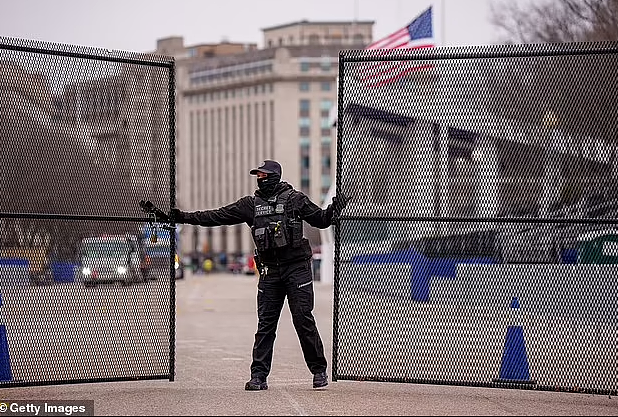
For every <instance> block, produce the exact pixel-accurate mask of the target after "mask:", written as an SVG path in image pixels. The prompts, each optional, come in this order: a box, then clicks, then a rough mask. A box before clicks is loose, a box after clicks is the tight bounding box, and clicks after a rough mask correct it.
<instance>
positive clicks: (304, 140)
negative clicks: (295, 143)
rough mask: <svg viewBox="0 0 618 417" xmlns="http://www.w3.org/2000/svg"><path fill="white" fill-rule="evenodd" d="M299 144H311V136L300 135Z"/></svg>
mask: <svg viewBox="0 0 618 417" xmlns="http://www.w3.org/2000/svg"><path fill="white" fill-rule="evenodd" d="M299 143H300V146H307V147H308V146H309V145H311V138H308V137H307V136H301V137H300V141H299Z"/></svg>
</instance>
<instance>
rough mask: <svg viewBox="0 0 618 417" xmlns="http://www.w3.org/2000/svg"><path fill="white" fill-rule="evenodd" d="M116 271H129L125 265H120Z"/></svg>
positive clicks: (122, 273)
mask: <svg viewBox="0 0 618 417" xmlns="http://www.w3.org/2000/svg"><path fill="white" fill-rule="evenodd" d="M116 271H118V273H119V274H120V275H124V274H126V273H127V268H125V267H124V266H119V267H118V269H116Z"/></svg>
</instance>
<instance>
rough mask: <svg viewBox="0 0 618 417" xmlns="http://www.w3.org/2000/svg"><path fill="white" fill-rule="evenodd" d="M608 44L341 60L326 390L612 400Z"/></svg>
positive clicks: (612, 70)
mask: <svg viewBox="0 0 618 417" xmlns="http://www.w3.org/2000/svg"><path fill="white" fill-rule="evenodd" d="M617 73H618V44H616V43H577V44H552V45H509V46H506V45H505V46H485V47H464V48H431V49H425V50H389V51H386V50H379V51H377V50H373V51H342V52H341V54H340V62H339V91H338V94H339V97H338V118H337V184H336V185H337V194H344V195H345V196H347V197H351V199H350V202H349V203H348V205H347V206H346V208H345V209H344V211H343V212H342V214H341V216H340V217H339V218H338V219H337V222H336V225H335V279H334V286H335V300H334V301H335V303H334V327H333V379H351V380H373V381H393V382H415V383H435V384H450V385H472V386H486V387H503V388H516V389H539V390H558V391H569V392H589V393H614V395H615V393H616V392H617V391H618V369H617V368H616V349H617V330H616V329H617V324H618V319H617V317H618V316H617V314H618V291H617V290H616V283H615V276H616V272H617V268H618V228H617V226H616V223H617V221H616V213H618V193H617V192H616V188H615V183H616V176H617V175H618V170H617V166H618V165H617V164H618V162H617V159H616V155H617V152H616V145H617V138H618V118H617V117H616V116H618V114H617V112H618V110H617V109H618V106H617V105H618V79H617V77H616V74H617Z"/></svg>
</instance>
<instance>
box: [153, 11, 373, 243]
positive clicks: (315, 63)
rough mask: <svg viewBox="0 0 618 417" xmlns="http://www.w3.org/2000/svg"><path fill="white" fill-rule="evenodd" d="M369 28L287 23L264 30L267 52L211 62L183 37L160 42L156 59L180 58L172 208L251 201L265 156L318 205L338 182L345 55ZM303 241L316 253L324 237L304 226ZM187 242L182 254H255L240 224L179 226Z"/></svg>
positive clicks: (365, 38)
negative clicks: (255, 171)
mask: <svg viewBox="0 0 618 417" xmlns="http://www.w3.org/2000/svg"><path fill="white" fill-rule="evenodd" d="M372 27H373V22H297V23H291V24H287V25H282V26H278V27H274V28H267V29H264V30H263V31H264V45H266V48H264V49H256V48H253V47H251V46H246V45H244V44H235V45H237V46H236V48H235V49H233V48H232V50H231V53H229V52H230V49H229V48H228V49H227V50H224V49H221V48H219V49H215V50H216V51H219V54H215V55H211V56H204V55H203V54H202V56H196V54H195V53H194V52H189V51H191V50H192V49H194V47H184V46H183V47H181V45H182V40H181V39H178V38H168V39H167V40H164V41H163V42H162V41H159V43H158V47H159V48H161V50H160V51H157V52H158V53H163V52H164V51H167V52H168V53H170V52H171V53H173V55H174V56H176V57H177V61H176V64H177V73H176V84H177V113H176V114H177V121H176V124H177V136H176V141H177V155H176V161H177V171H176V174H177V200H176V205H177V206H178V207H179V208H180V209H182V210H185V211H195V210H206V209H214V208H218V207H221V206H224V205H227V204H230V203H232V202H234V201H236V200H237V199H239V198H241V197H242V196H244V195H248V194H253V192H254V190H255V186H256V185H255V177H253V176H251V175H249V170H250V169H251V168H254V167H255V166H257V165H259V164H260V163H261V162H262V161H263V160H264V159H275V160H278V161H279V162H280V163H281V165H282V167H283V178H282V179H283V180H284V181H287V182H289V183H291V184H292V185H293V186H294V187H296V188H297V189H300V190H301V191H303V192H304V193H305V194H307V195H308V196H309V197H310V198H311V199H312V200H313V201H314V202H315V203H316V204H318V205H321V204H322V203H323V200H324V199H325V198H326V194H327V193H328V189H329V187H330V184H331V182H332V181H334V178H335V159H336V157H335V140H334V139H333V134H332V130H331V128H330V123H329V114H330V111H331V108H332V107H333V106H334V104H335V102H336V100H337V91H336V77H337V74H338V56H339V51H340V50H341V49H362V48H364V46H365V45H366V44H368V43H370V42H371V40H372V34H371V31H372ZM279 38H281V39H282V41H281V43H279ZM268 45H271V46H270V47H269V46H268ZM240 50H242V52H239V51H240ZM198 55H199V54H198ZM305 235H306V236H307V238H308V239H309V240H310V242H311V244H312V246H313V247H314V248H315V250H319V247H320V235H319V232H318V231H317V230H315V229H313V228H311V227H309V226H308V225H306V227H305ZM181 239H182V242H183V244H182V245H183V253H184V254H185V255H186V254H188V253H190V252H193V251H198V252H211V253H213V254H218V253H220V252H225V253H226V254H228V255H231V254H240V253H243V254H249V253H252V252H253V241H252V239H251V235H250V231H249V228H248V227H247V226H246V225H244V224H243V225H237V226H226V227H216V228H200V227H193V226H183V230H182V232H181Z"/></svg>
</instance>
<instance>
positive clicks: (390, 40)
mask: <svg viewBox="0 0 618 417" xmlns="http://www.w3.org/2000/svg"><path fill="white" fill-rule="evenodd" d="M434 46H436V45H435V39H434V30H433V12H432V8H431V7H429V8H428V9H427V10H425V11H424V12H423V13H421V14H420V15H419V16H418V17H416V18H415V19H414V20H412V21H411V22H410V23H409V24H408V25H406V26H404V27H403V28H401V29H399V30H398V31H396V32H393V33H391V34H390V35H388V36H386V37H384V38H382V39H380V40H377V41H375V42H373V43H372V44H371V45H369V46H367V47H366V48H365V50H376V49H379V50H383V52H382V51H381V52H380V53H378V55H380V54H388V52H389V51H390V50H393V49H420V48H432V47H434ZM432 67H433V64H431V63H422V62H420V61H411V62H405V61H375V62H372V63H369V64H363V65H360V66H359V68H358V70H357V73H356V78H357V80H359V81H361V82H362V83H363V84H365V85H366V86H368V87H379V86H382V85H385V84H389V83H392V82H395V81H397V80H398V79H400V78H402V77H404V76H405V75H407V74H409V73H411V72H414V71H419V70H423V69H427V68H432Z"/></svg>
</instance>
